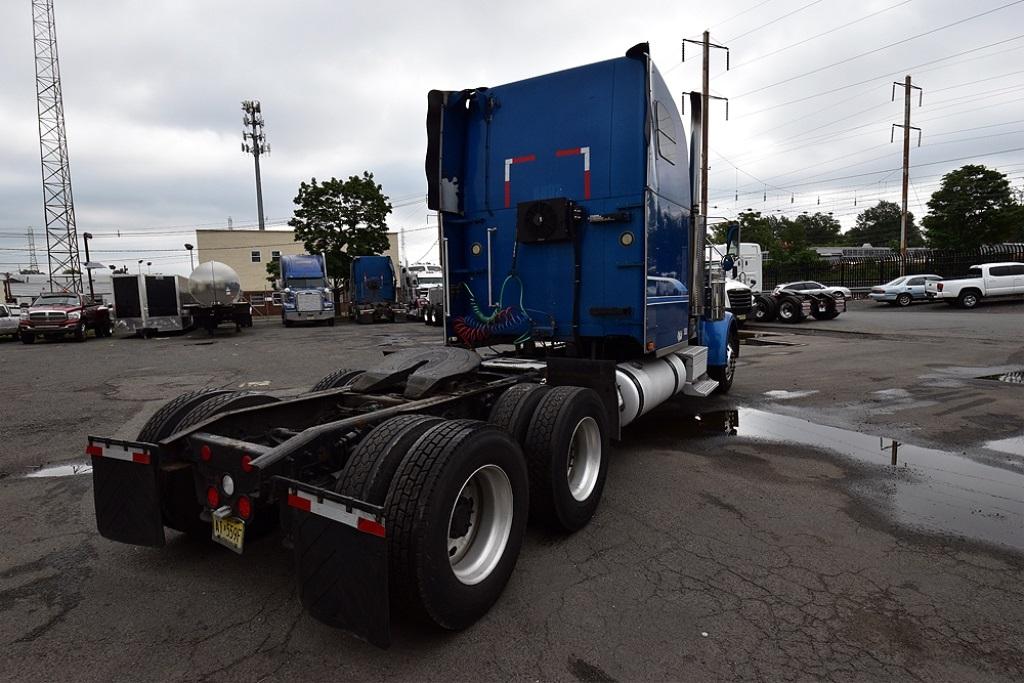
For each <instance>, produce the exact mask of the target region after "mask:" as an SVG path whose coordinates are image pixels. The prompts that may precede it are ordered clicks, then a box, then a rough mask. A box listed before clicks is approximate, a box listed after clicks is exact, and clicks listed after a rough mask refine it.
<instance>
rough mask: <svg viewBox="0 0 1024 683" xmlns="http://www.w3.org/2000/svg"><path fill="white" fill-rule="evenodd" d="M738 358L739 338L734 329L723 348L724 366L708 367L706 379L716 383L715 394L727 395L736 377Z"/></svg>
mask: <svg viewBox="0 0 1024 683" xmlns="http://www.w3.org/2000/svg"><path fill="white" fill-rule="evenodd" d="M739 356H740V336H739V334H738V333H737V331H736V329H735V328H733V329H732V331H730V332H729V343H728V344H727V345H726V347H725V365H709V366H708V377H710V378H711V379H713V380H715V381H716V382H718V387H717V388H716V389H715V393H716V394H727V393H729V389H732V381H733V379H734V378H735V377H736V359H737V358H739Z"/></svg>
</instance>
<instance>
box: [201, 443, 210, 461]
mask: <svg viewBox="0 0 1024 683" xmlns="http://www.w3.org/2000/svg"><path fill="white" fill-rule="evenodd" d="M199 457H200V458H201V459H202V460H204V461H206V462H209V461H210V458H212V457H213V451H212V450H210V447H209V446H206V445H204V446H203V447H202V448H200V449H199Z"/></svg>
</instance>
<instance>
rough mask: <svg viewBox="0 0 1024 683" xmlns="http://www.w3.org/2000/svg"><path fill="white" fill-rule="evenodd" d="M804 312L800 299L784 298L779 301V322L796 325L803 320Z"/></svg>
mask: <svg viewBox="0 0 1024 683" xmlns="http://www.w3.org/2000/svg"><path fill="white" fill-rule="evenodd" d="M803 317H804V312H803V306H802V304H801V302H800V299H797V298H796V297H792V296H784V297H782V298H781V299H780V300H779V320H780V321H782V322H784V323H798V322H800V321H801V320H803Z"/></svg>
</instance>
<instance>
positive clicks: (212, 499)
mask: <svg viewBox="0 0 1024 683" xmlns="http://www.w3.org/2000/svg"><path fill="white" fill-rule="evenodd" d="M206 505H207V507H209V508H210V509H211V510H216V509H217V508H219V507H220V494H219V493H218V492H217V487H216V486H211V487H210V488H208V489H206Z"/></svg>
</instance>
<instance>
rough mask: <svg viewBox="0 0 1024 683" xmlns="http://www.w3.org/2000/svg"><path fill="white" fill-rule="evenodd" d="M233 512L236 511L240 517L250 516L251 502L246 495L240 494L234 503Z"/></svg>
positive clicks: (246, 517) (247, 517)
mask: <svg viewBox="0 0 1024 683" xmlns="http://www.w3.org/2000/svg"><path fill="white" fill-rule="evenodd" d="M235 512H237V513H238V516H239V517H241V518H242V519H249V518H250V517H252V502H250V501H249V498H248V497H247V496H242V497H241V498H239V499H238V502H236V503H235Z"/></svg>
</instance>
